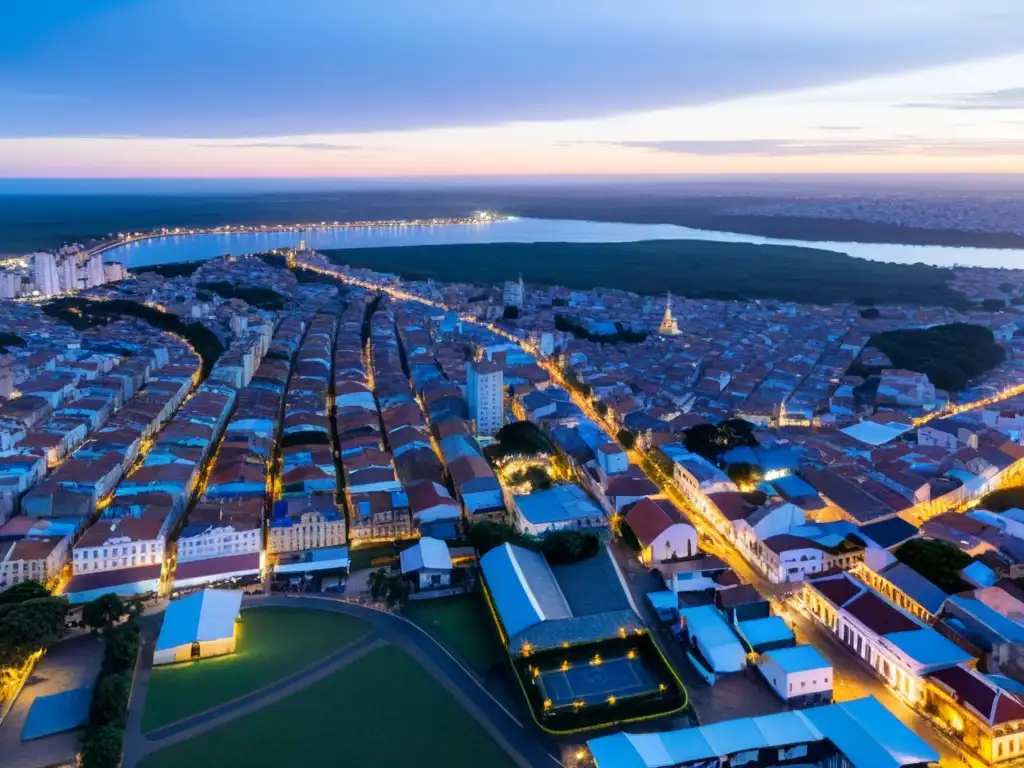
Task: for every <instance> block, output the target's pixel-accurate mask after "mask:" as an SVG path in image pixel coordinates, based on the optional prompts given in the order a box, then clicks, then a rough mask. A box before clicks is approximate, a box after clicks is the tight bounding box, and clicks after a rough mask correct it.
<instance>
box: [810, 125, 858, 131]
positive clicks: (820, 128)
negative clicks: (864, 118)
mask: <svg viewBox="0 0 1024 768" xmlns="http://www.w3.org/2000/svg"><path fill="white" fill-rule="evenodd" d="M811 127H812V128H814V130H816V131H859V130H861V129H862V128H863V127H864V126H863V125H814V126H811Z"/></svg>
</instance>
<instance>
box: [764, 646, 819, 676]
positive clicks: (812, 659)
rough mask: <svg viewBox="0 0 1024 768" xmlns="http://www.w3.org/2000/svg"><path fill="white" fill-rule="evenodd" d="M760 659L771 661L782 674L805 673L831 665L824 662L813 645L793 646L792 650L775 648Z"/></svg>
mask: <svg viewBox="0 0 1024 768" xmlns="http://www.w3.org/2000/svg"><path fill="white" fill-rule="evenodd" d="M762 658H766V659H771V660H772V661H774V662H775V663H776V664H777V665H778V666H779V668H780V669H782V670H783V671H784V672H787V673H792V672H807V671H809V670H812V669H822V668H824V667H831V666H832V665H831V664H829V663H828V662H827V661H825V657H824V656H822V655H821V654H820V653H819V652H818V649H817V648H815V647H814V646H813V645H794V646H793V647H792V648H776V649H775V650H774V651H767V652H766V653H765V654H764V655H763V656H762Z"/></svg>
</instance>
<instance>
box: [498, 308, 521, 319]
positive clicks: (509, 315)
mask: <svg viewBox="0 0 1024 768" xmlns="http://www.w3.org/2000/svg"><path fill="white" fill-rule="evenodd" d="M501 316H502V317H504V318H505V319H506V320H518V319H519V307H516V306H510V307H505V311H504V312H502V313H501Z"/></svg>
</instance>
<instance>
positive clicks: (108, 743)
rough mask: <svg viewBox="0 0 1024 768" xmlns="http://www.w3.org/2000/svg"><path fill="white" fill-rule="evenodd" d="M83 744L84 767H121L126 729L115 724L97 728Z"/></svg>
mask: <svg viewBox="0 0 1024 768" xmlns="http://www.w3.org/2000/svg"><path fill="white" fill-rule="evenodd" d="M83 746H84V748H83V750H82V768H119V766H120V765H121V749H122V747H123V746H124V731H123V730H121V729H120V728H118V727H117V726H114V725H104V726H102V727H100V728H98V729H96V731H95V733H93V734H92V735H91V736H90V737H89V738H87V739H86V740H85V744H84V745H83Z"/></svg>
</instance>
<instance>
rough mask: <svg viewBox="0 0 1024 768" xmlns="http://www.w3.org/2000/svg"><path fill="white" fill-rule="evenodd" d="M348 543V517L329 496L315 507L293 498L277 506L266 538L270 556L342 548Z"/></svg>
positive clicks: (276, 504)
mask: <svg viewBox="0 0 1024 768" xmlns="http://www.w3.org/2000/svg"><path fill="white" fill-rule="evenodd" d="M293 502H300V503H293ZM345 541H346V538H345V516H344V515H342V514H340V513H339V512H338V509H337V507H335V506H334V502H333V501H332V500H331V499H330V497H325V498H324V500H323V501H319V502H318V503H315V504H314V503H306V502H305V500H292V499H285V500H281V501H278V502H276V503H275V504H274V513H273V516H272V517H271V520H270V535H269V537H268V539H267V550H268V552H269V554H271V555H280V554H281V553H284V552H301V551H304V550H309V549H321V548H328V547H339V546H342V545H344V544H345Z"/></svg>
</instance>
